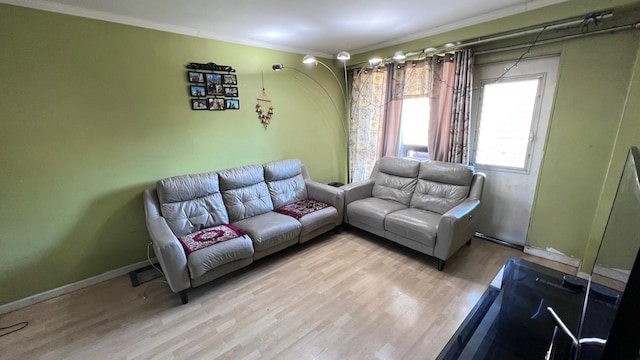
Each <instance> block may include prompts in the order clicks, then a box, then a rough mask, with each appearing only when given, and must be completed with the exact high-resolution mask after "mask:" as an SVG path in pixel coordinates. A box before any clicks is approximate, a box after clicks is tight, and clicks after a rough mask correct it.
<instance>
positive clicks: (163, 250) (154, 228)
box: [143, 189, 191, 293]
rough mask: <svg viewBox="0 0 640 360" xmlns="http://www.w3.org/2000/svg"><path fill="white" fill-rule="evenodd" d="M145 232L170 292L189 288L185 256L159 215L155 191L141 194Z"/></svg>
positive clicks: (150, 190) (189, 282)
mask: <svg viewBox="0 0 640 360" xmlns="http://www.w3.org/2000/svg"><path fill="white" fill-rule="evenodd" d="M143 200H144V210H145V218H146V223H147V230H148V231H149V236H150V237H151V242H152V243H153V251H154V253H155V254H156V257H157V258H158V262H160V267H162V270H163V271H164V276H165V278H166V279H167V283H169V287H170V288H171V291H173V292H174V293H178V292H180V291H182V290H185V289H188V288H190V287H191V280H190V279H189V270H188V268H187V256H186V255H185V253H184V249H183V248H182V245H181V244H180V242H179V241H178V238H177V237H176V236H175V235H174V234H173V232H172V231H171V229H170V228H169V225H167V221H166V220H165V219H164V218H163V217H162V215H161V214H160V202H159V201H158V194H157V192H156V190H155V189H147V190H145V191H144V193H143Z"/></svg>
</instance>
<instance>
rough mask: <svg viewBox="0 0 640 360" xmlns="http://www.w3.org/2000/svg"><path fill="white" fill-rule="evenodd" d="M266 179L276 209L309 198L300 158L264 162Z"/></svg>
mask: <svg viewBox="0 0 640 360" xmlns="http://www.w3.org/2000/svg"><path fill="white" fill-rule="evenodd" d="M264 179H265V180H266V182H267V188H268V189H269V194H270V195H271V201H272V202H273V206H274V207H275V208H276V209H277V208H279V207H281V206H284V205H288V204H291V203H294V202H296V201H300V200H305V199H306V198H307V187H306V186H305V183H304V178H303V177H302V162H301V161H300V160H297V159H290V160H281V161H274V162H270V163H267V164H264Z"/></svg>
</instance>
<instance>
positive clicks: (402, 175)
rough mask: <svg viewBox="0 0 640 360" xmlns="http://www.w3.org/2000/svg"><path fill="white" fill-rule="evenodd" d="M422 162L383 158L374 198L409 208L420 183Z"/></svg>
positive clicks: (374, 187) (379, 164)
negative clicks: (419, 173) (419, 172)
mask: <svg viewBox="0 0 640 360" xmlns="http://www.w3.org/2000/svg"><path fill="white" fill-rule="evenodd" d="M419 170H420V162H419V161H417V160H413V159H404V158H398V157H383V158H382V159H380V161H379V162H378V173H377V174H376V175H375V179H374V180H375V183H374V185H373V191H372V195H373V197H376V198H379V199H384V200H393V201H396V202H399V203H401V204H403V205H405V206H409V204H410V202H411V196H412V195H413V191H414V189H415V187H416V184H417V182H418V171H419Z"/></svg>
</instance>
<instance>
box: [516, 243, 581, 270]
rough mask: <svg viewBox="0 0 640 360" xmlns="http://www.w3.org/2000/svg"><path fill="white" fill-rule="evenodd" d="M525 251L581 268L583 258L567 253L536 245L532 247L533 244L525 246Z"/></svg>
mask: <svg viewBox="0 0 640 360" xmlns="http://www.w3.org/2000/svg"><path fill="white" fill-rule="evenodd" d="M524 252H525V253H526V254H529V255H533V256H537V257H541V258H543V259H547V260H553V261H557V262H559V263H562V264H566V265H569V266H573V267H575V268H576V269H579V268H580V263H582V260H580V259H578V258H574V257H571V256H567V255H565V254H562V253H560V252H554V251H549V250H545V249H539V248H534V247H531V246H525V247H524Z"/></svg>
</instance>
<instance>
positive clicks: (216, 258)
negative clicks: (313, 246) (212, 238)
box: [143, 159, 344, 303]
mask: <svg viewBox="0 0 640 360" xmlns="http://www.w3.org/2000/svg"><path fill="white" fill-rule="evenodd" d="M143 198H144V208H145V214H146V223H147V229H148V231H149V235H150V237H151V240H152V243H153V250H154V252H155V254H156V257H157V258H158V261H159V263H160V266H161V268H162V270H163V272H164V275H165V277H166V279H167V282H168V283H169V287H170V288H171V290H172V291H173V292H175V293H178V294H180V298H181V300H182V302H183V303H187V301H188V299H187V289H189V288H191V287H196V286H199V285H202V284H204V283H206V282H208V281H211V280H214V279H216V278H219V277H221V276H223V275H225V274H228V273H230V272H232V271H235V270H237V269H240V268H242V267H245V266H247V265H249V264H251V263H252V262H253V261H254V260H256V259H259V258H262V257H264V256H267V255H269V254H272V253H274V252H276V251H280V250H282V249H284V248H287V247H289V246H291V245H294V244H296V243H302V242H305V241H308V240H311V239H313V238H314V237H316V236H318V235H320V234H323V233H325V232H327V231H329V230H332V229H336V230H337V229H341V226H340V225H341V224H342V220H343V217H344V216H343V210H344V193H343V190H342V189H340V188H336V187H332V186H329V185H325V184H321V183H318V182H315V181H312V180H311V179H310V178H309V174H308V172H307V170H306V168H305V166H304V165H303V164H302V163H301V161H300V160H296V159H292V160H282V161H275V162H271V163H267V164H263V165H248V166H242V167H238V168H233V169H227V170H222V171H218V172H210V173H204V174H193V175H183V176H175V177H171V178H167V179H163V180H160V181H158V182H157V184H156V187H155V188H151V189H147V190H145V191H144V194H143ZM304 199H315V200H318V201H321V202H324V203H326V204H329V205H330V206H328V207H325V208H322V209H320V210H317V211H314V212H311V213H309V214H306V215H304V216H302V217H301V218H299V219H296V218H294V217H291V216H288V215H284V214H281V213H278V212H276V211H274V210H276V209H278V208H279V207H281V206H284V205H287V204H291V203H295V202H297V201H299V200H304ZM223 224H231V225H233V226H235V227H237V228H239V229H241V230H243V231H244V233H246V234H245V235H242V236H238V237H236V238H233V239H231V240H226V241H222V242H218V243H215V244H214V245H212V246H208V247H204V248H201V249H198V250H197V251H193V252H190V253H189V255H186V253H187V251H186V250H185V248H184V247H183V244H182V243H181V242H180V241H179V240H178V238H179V237H184V236H188V235H190V234H193V233H198V232H202V231H203V229H205V231H206V229H211V228H212V227H215V226H218V225H223Z"/></svg>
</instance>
